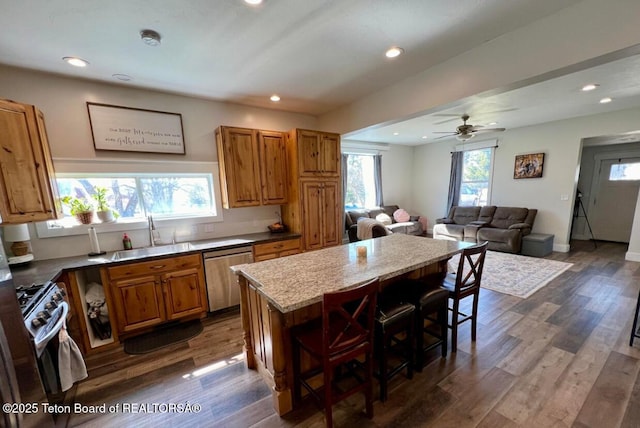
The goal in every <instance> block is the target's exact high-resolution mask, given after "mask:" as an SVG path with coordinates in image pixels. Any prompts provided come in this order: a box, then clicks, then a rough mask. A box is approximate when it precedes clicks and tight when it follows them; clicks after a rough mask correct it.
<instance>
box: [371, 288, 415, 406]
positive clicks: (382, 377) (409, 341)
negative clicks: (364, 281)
mask: <svg viewBox="0 0 640 428" xmlns="http://www.w3.org/2000/svg"><path fill="white" fill-rule="evenodd" d="M394 297H395V296H392V295H389V294H385V293H382V294H380V295H378V311H377V314H376V325H375V342H374V343H375V348H374V355H375V358H376V360H377V361H378V369H377V370H376V372H375V373H374V376H375V377H377V378H378V381H379V383H380V401H386V400H387V395H388V383H389V380H391V378H393V377H394V376H395V375H396V374H398V373H400V372H401V371H402V370H404V369H405V368H406V369H407V378H409V379H411V378H413V340H414V338H413V329H414V323H415V321H414V314H415V306H414V305H413V304H411V303H403V302H400V301H397V300H396V299H395V298H394ZM390 356H391V357H395V358H394V359H397V360H398V361H397V362H396V364H395V365H394V366H391V367H389V362H390V361H389V357H390Z"/></svg>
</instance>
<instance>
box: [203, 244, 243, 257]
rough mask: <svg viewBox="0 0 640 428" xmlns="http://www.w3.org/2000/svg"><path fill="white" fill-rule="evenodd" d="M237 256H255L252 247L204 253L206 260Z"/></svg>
mask: <svg viewBox="0 0 640 428" xmlns="http://www.w3.org/2000/svg"><path fill="white" fill-rule="evenodd" d="M236 254H253V253H252V252H251V247H239V248H229V249H226V250H214V251H208V252H206V253H202V257H203V258H204V259H205V260H206V259H214V258H216V257H224V256H232V255H236Z"/></svg>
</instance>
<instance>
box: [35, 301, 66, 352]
mask: <svg viewBox="0 0 640 428" xmlns="http://www.w3.org/2000/svg"><path fill="white" fill-rule="evenodd" d="M68 313H69V305H68V304H67V302H62V303H60V305H58V307H57V308H56V310H55V311H54V312H53V313H52V314H51V318H52V319H53V318H55V321H54V322H55V324H53V325H50V324H45V325H44V327H42V328H43V329H44V330H43V336H42V337H40V335H37V336H36V337H35V338H34V340H33V342H34V345H35V347H36V353H37V354H38V357H39V356H40V355H41V354H42V351H43V350H44V348H45V347H46V346H47V343H49V341H50V340H51V339H52V338H53V337H54V336H55V335H56V334H58V332H60V329H61V328H62V326H63V325H64V323H65V320H66V319H67V314H68Z"/></svg>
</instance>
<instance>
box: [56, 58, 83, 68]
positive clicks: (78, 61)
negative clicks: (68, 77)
mask: <svg viewBox="0 0 640 428" xmlns="http://www.w3.org/2000/svg"><path fill="white" fill-rule="evenodd" d="M62 59H63V60H65V61H67V63H69V64H71V65H73V66H75V67H86V66H87V65H88V64H89V63H88V62H87V61H85V60H83V59H82V58H76V57H74V56H65V57H64V58H62Z"/></svg>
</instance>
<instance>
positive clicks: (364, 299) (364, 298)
mask: <svg viewBox="0 0 640 428" xmlns="http://www.w3.org/2000/svg"><path fill="white" fill-rule="evenodd" d="M378 288H379V281H378V279H377V278H376V279H373V280H371V281H369V282H366V283H364V284H362V285H360V286H358V287H356V288H352V289H349V290H346V291H338V292H335V293H327V294H325V295H324V296H323V302H322V337H323V339H322V341H323V348H324V356H325V358H329V359H331V358H332V357H335V356H337V355H341V354H343V353H345V352H347V351H349V350H355V349H359V348H361V347H362V346H365V347H371V346H372V344H373V329H374V320H375V312H376V298H377V292H378ZM359 352H363V350H362V349H359ZM365 352H366V351H365ZM349 354H351V353H349Z"/></svg>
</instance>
